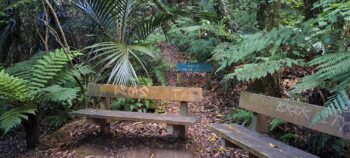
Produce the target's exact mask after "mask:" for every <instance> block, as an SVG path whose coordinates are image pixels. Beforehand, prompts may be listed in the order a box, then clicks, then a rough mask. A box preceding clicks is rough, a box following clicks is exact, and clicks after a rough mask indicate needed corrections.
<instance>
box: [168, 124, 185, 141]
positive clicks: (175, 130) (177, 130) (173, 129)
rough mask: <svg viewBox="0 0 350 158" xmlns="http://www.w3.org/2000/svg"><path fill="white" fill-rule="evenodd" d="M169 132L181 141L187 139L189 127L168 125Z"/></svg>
mask: <svg viewBox="0 0 350 158" xmlns="http://www.w3.org/2000/svg"><path fill="white" fill-rule="evenodd" d="M167 131H168V132H170V133H172V134H175V135H177V136H178V137H179V138H181V139H186V133H187V127H186V126H184V125H167Z"/></svg>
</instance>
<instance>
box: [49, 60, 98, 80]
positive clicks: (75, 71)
mask: <svg viewBox="0 0 350 158" xmlns="http://www.w3.org/2000/svg"><path fill="white" fill-rule="evenodd" d="M94 73H95V72H94V70H93V68H92V67H91V66H90V65H84V64H77V65H74V67H73V68H68V67H67V66H66V67H65V69H64V70H63V71H62V72H61V73H59V74H58V75H57V77H55V79H54V80H53V81H52V82H51V83H54V84H57V85H62V84H64V83H67V82H75V81H74V80H75V79H74V78H76V79H78V80H80V81H82V80H83V79H84V77H86V76H88V75H90V74H94Z"/></svg>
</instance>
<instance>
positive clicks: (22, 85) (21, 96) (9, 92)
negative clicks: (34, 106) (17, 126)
mask: <svg viewBox="0 0 350 158" xmlns="http://www.w3.org/2000/svg"><path fill="white" fill-rule="evenodd" d="M30 91H31V89H30V87H29V84H28V82H27V81H25V80H23V79H20V78H18V77H14V76H11V75H9V74H7V73H6V72H5V71H4V70H0V99H5V100H6V99H10V100H16V101H19V102H25V101H28V100H29V99H30V96H29V94H30Z"/></svg>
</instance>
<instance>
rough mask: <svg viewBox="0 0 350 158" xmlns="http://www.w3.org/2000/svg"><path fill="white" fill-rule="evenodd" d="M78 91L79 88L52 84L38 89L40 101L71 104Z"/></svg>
mask: <svg viewBox="0 0 350 158" xmlns="http://www.w3.org/2000/svg"><path fill="white" fill-rule="evenodd" d="M79 91H80V90H79V88H64V87H61V86H58V85H53V86H50V87H46V88H43V89H40V94H39V97H40V98H41V100H42V101H47V102H56V103H67V104H68V105H72V102H73V100H74V99H77V97H78V93H79Z"/></svg>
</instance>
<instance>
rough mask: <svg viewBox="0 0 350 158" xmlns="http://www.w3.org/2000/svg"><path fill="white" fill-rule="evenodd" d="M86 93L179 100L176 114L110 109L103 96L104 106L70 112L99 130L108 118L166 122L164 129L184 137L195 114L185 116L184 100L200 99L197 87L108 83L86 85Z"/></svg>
mask: <svg viewBox="0 0 350 158" xmlns="http://www.w3.org/2000/svg"><path fill="white" fill-rule="evenodd" d="M87 95H88V96H94V97H104V98H115V97H124V98H135V99H154V100H168V101H179V102H180V115H161V114H155V113H139V112H127V111H112V110H110V105H109V103H110V101H109V99H105V109H82V110H78V111H74V112H71V113H70V114H71V116H73V117H86V118H87V119H88V120H90V121H92V122H94V123H97V124H99V125H100V126H101V130H102V131H108V130H109V123H108V120H110V121H113V120H126V121H143V122H156V123H166V124H168V129H170V130H172V131H173V132H176V133H177V134H178V135H179V137H181V138H185V137H186V130H187V127H188V126H191V125H193V124H194V123H196V121H197V118H196V117H195V116H188V102H200V101H201V100H202V98H203V96H202V89H201V88H184V87H158V86H149V87H147V86H133V87H128V86H123V85H108V84H89V85H88V92H87Z"/></svg>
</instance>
